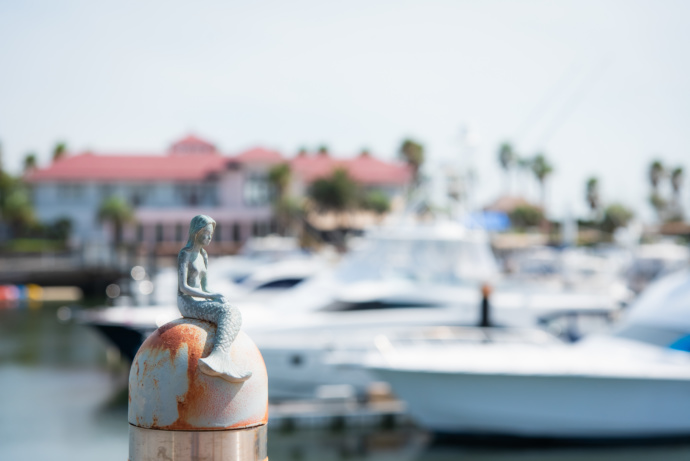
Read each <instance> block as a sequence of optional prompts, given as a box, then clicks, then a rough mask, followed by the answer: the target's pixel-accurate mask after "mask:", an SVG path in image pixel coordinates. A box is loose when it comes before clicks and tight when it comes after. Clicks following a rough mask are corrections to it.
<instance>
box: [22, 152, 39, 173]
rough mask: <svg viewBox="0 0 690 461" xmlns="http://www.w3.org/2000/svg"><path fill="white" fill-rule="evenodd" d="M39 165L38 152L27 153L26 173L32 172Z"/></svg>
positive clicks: (25, 160)
mask: <svg viewBox="0 0 690 461" xmlns="http://www.w3.org/2000/svg"><path fill="white" fill-rule="evenodd" d="M37 166H38V161H37V159H36V154H34V153H33V152H31V153H29V154H26V156H25V157H24V174H28V173H31V172H32V171H33V170H35V169H36V167H37Z"/></svg>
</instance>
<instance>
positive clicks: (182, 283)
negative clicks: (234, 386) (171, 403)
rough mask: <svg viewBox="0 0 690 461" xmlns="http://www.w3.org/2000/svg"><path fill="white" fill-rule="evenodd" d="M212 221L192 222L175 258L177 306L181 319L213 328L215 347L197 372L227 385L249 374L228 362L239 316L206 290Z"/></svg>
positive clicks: (200, 218)
mask: <svg viewBox="0 0 690 461" xmlns="http://www.w3.org/2000/svg"><path fill="white" fill-rule="evenodd" d="M215 228H216V222H215V221H214V220H213V219H212V218H210V217H208V216H205V215H198V216H195V217H194V218H193V219H192V222H191V224H190V226H189V239H188V240H187V244H186V245H185V246H184V248H182V250H180V253H179V255H178V258H177V268H178V279H177V283H178V291H177V306H178V308H179V309H180V313H181V314H182V316H183V317H186V318H192V319H199V320H207V321H209V322H212V323H214V324H215V325H216V326H217V330H216V331H217V332H216V337H215V338H216V339H215V344H213V349H212V351H211V353H210V354H209V356H208V357H205V358H201V359H199V370H200V371H201V372H202V373H205V374H207V375H210V376H219V377H221V378H223V379H225V380H226V381H229V382H242V381H246V380H247V379H249V377H250V376H251V375H252V374H251V372H249V371H244V370H241V369H239V368H238V367H237V366H236V365H235V364H234V363H233V361H232V357H231V354H230V347H231V346H232V343H233V341H234V340H235V338H236V337H237V334H238V333H239V331H240V327H241V326H242V314H240V311H239V309H238V308H237V307H235V306H233V305H232V304H230V303H229V302H228V300H227V299H226V298H225V296H223V295H222V294H221V293H214V292H212V291H210V290H209V288H208V286H207V282H206V279H207V278H206V275H207V272H208V253H206V250H204V247H205V246H206V245H208V244H209V243H210V242H211V239H212V238H213V232H214V230H215Z"/></svg>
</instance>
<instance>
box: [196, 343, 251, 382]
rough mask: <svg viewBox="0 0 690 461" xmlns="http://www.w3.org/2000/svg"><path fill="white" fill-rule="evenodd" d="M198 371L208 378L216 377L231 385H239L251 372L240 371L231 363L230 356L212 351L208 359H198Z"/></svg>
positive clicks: (218, 351)
mask: <svg viewBox="0 0 690 461" xmlns="http://www.w3.org/2000/svg"><path fill="white" fill-rule="evenodd" d="M199 370H200V371H201V372H202V373H204V374H206V375H210V376H218V377H220V378H223V379H224V380H226V381H229V382H231V383H241V382H244V381H246V380H248V379H249V378H250V377H251V376H252V372H251V371H242V370H240V369H238V368H237V366H236V365H235V364H234V363H232V358H231V357H230V354H228V353H225V352H223V351H221V350H217V351H216V350H214V351H213V352H212V353H211V354H210V355H209V356H208V357H206V358H203V359H199Z"/></svg>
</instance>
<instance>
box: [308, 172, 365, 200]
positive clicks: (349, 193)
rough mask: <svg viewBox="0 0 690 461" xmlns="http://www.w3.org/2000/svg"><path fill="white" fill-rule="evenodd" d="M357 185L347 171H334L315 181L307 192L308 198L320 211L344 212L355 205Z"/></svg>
mask: <svg viewBox="0 0 690 461" xmlns="http://www.w3.org/2000/svg"><path fill="white" fill-rule="evenodd" d="M357 194H358V187H357V184H356V183H355V182H354V181H353V180H352V179H351V178H350V175H349V174H348V173H347V170H344V169H341V168H339V169H336V170H335V171H334V172H333V174H331V176H329V177H326V178H321V179H317V180H316V181H314V182H313V183H312V184H311V186H309V189H308V190H307V195H308V197H309V198H310V199H311V200H312V202H313V203H314V205H315V206H316V208H317V209H319V210H321V211H345V210H348V209H351V208H354V207H355V206H356V205H357Z"/></svg>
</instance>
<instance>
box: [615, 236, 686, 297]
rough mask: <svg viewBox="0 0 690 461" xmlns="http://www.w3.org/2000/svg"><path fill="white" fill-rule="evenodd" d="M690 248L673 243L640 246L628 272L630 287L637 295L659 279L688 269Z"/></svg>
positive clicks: (634, 251) (636, 249)
mask: <svg viewBox="0 0 690 461" xmlns="http://www.w3.org/2000/svg"><path fill="white" fill-rule="evenodd" d="M689 264H690V248H688V247H687V246H682V245H678V244H675V243H672V242H662V243H650V244H644V245H639V246H638V247H636V248H635V249H634V250H633V260H632V263H631V265H630V267H629V268H628V269H627V271H626V274H625V275H626V278H627V281H628V286H629V287H630V289H631V290H632V291H634V292H635V293H640V292H642V290H644V288H645V287H646V286H647V285H648V284H649V283H650V282H652V281H654V280H656V279H657V278H660V277H663V276H665V275H668V274H670V273H673V272H675V271H678V270H681V269H684V268H687V267H688V265H689Z"/></svg>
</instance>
